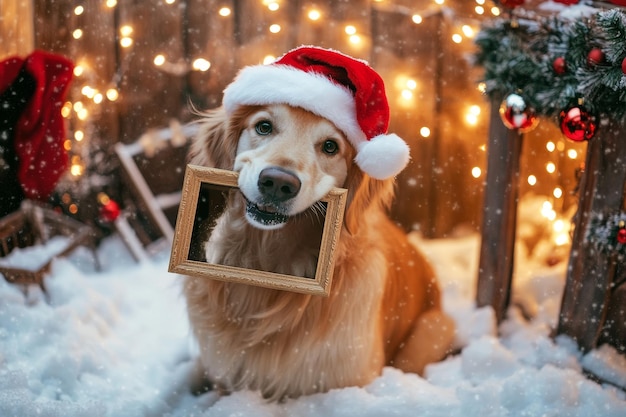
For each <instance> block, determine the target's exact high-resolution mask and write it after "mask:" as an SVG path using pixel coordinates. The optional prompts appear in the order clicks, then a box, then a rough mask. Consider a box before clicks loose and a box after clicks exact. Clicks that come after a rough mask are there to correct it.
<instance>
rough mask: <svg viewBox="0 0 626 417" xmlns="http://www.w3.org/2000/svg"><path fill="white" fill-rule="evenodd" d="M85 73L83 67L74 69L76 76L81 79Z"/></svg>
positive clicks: (78, 66) (77, 66)
mask: <svg viewBox="0 0 626 417" xmlns="http://www.w3.org/2000/svg"><path fill="white" fill-rule="evenodd" d="M83 72H85V68H84V67H83V66H82V65H76V66H75V67H74V75H75V76H77V77H80V76H81V75H83Z"/></svg>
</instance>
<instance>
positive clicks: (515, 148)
mask: <svg viewBox="0 0 626 417" xmlns="http://www.w3.org/2000/svg"><path fill="white" fill-rule="evenodd" d="M500 101H501V100H500V99H499V98H497V97H496V98H492V101H491V114H490V122H489V123H490V124H489V139H488V143H487V184H486V186H485V204H484V208H483V222H482V231H481V236H482V243H481V247H480V261H479V267H478V288H477V293H476V302H477V305H478V306H479V307H482V306H488V305H490V306H492V307H493V309H494V311H495V313H496V319H497V320H498V322H500V321H502V319H503V318H504V316H505V315H506V309H507V307H508V305H509V299H510V292H511V277H512V275H513V258H514V249H515V222H516V218H517V200H518V189H519V186H518V183H519V181H518V179H519V161H520V155H521V151H522V139H523V136H522V134H520V133H519V132H517V131H516V130H509V129H508V128H507V127H506V126H504V124H503V123H502V121H501V119H500V116H499V113H498V112H499V105H500Z"/></svg>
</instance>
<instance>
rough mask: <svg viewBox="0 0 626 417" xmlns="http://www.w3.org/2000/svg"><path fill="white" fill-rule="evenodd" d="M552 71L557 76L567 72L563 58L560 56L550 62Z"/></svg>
mask: <svg viewBox="0 0 626 417" xmlns="http://www.w3.org/2000/svg"><path fill="white" fill-rule="evenodd" d="M552 69H554V72H555V74H557V75H563V74H565V71H567V64H566V63H565V58H563V57H562V56H560V57H558V58H555V60H554V61H552Z"/></svg>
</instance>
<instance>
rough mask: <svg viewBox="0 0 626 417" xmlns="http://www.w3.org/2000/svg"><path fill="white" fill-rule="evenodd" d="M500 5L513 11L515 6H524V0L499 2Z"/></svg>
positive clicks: (502, 0)
mask: <svg viewBox="0 0 626 417" xmlns="http://www.w3.org/2000/svg"><path fill="white" fill-rule="evenodd" d="M500 4H501V5H503V6H504V7H508V8H510V9H513V8H515V7H517V6H521V5H522V4H524V0H500Z"/></svg>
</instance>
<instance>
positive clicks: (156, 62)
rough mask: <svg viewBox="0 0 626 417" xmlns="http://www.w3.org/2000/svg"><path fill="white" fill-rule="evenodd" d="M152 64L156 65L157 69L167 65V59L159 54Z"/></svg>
mask: <svg viewBox="0 0 626 417" xmlns="http://www.w3.org/2000/svg"><path fill="white" fill-rule="evenodd" d="M152 62H154V65H156V66H157V67H160V66H161V65H163V64H165V57H164V56H163V55H162V54H158V55H157V56H155V57H154V60H153V61H152Z"/></svg>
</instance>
